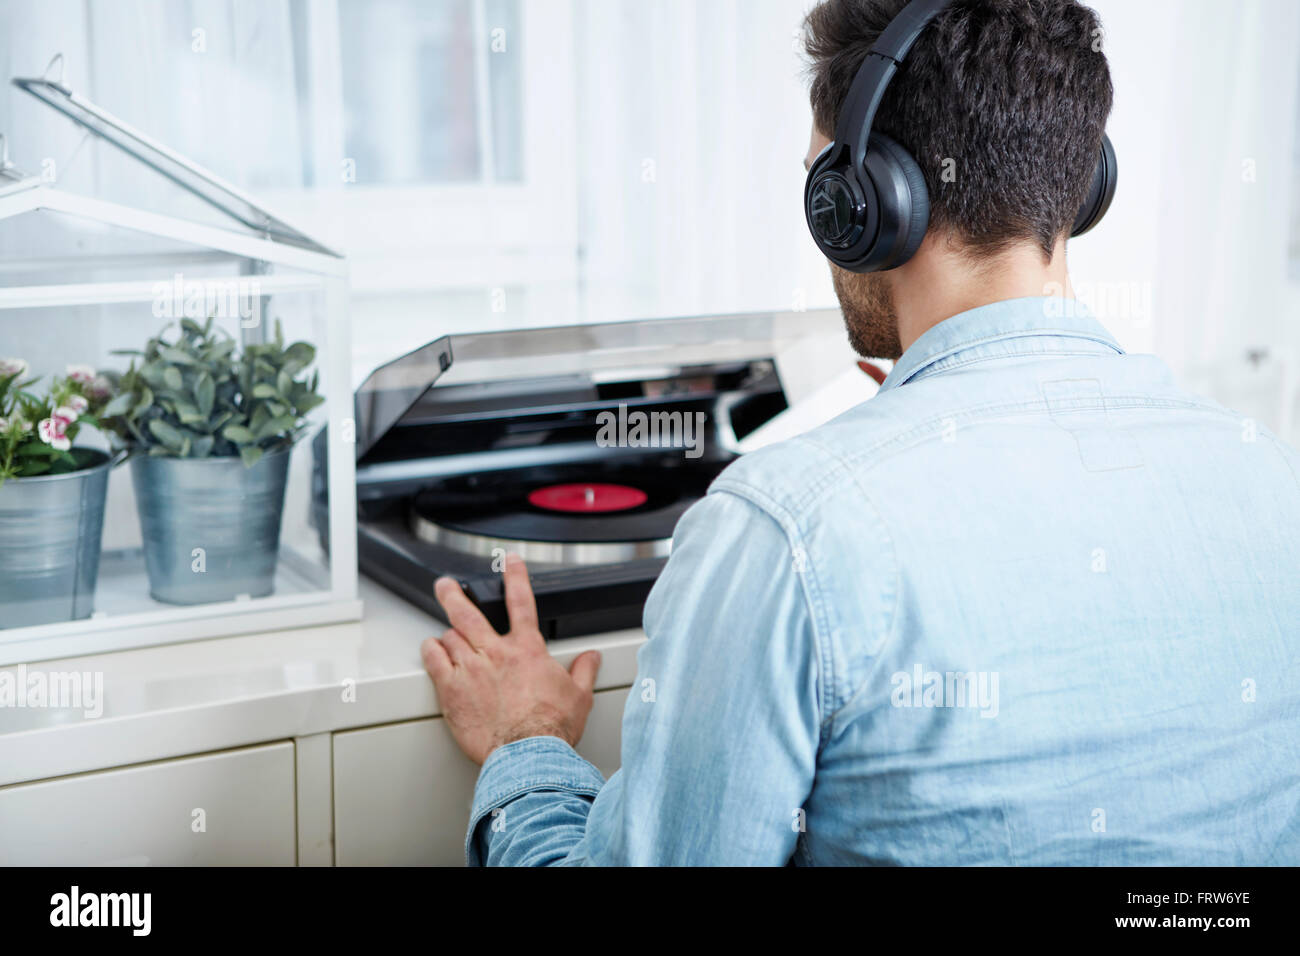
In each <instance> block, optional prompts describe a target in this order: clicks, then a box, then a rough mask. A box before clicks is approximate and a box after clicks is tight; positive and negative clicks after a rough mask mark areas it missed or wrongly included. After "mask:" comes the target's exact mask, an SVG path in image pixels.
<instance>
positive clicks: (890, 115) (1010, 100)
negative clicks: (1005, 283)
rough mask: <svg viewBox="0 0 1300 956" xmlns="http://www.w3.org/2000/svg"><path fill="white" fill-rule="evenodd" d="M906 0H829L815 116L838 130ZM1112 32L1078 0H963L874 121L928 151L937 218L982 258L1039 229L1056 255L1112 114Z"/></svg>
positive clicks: (813, 67) (817, 22) (809, 46)
mask: <svg viewBox="0 0 1300 956" xmlns="http://www.w3.org/2000/svg"><path fill="white" fill-rule="evenodd" d="M905 3H906V0H823V2H821V3H819V4H818V5H817V6H816V7H814V8H813V9H812V10H811V11H809V13H808V15H807V17H806V18H805V20H804V46H805V49H806V50H807V53H808V57H809V60H810V73H811V74H812V89H811V99H812V108H813V120H814V122H815V123H816V124H817V128H818V129H820V130H821V131H822V132H823V133H824V134H825V135H827V136H833V135H834V133H835V120H836V117H837V116H838V114H839V109H840V106H841V104H843V102H844V98H845V96H847V94H848V90H849V86H850V84H851V83H852V82H853V78H854V76H855V75H856V74H857V71H858V67H860V66H861V65H862V61H863V59H864V58H865V57H866V54H867V51H868V50H869V49H871V45H872V44H873V43H874V42H875V40H876V38H877V37H878V36H879V35H880V32H881V31H882V30H883V29H884V28H885V25H886V24H888V23H889V21H890V20H891V19H893V18H894V16H895V15H897V14H898V12H899V11H900V10H901V9H902V8H903V7H904V5H905ZM1100 39H1101V27H1100V21H1099V20H1098V19H1097V15H1096V14H1095V13H1094V12H1093V11H1092V10H1090V9H1089V8H1087V7H1085V6H1083V5H1082V4H1080V3H1077V2H1075V0H954V2H953V3H952V5H951V6H949V7H947V8H946V9H945V10H943V11H942V12H941V13H940V14H939V15H938V16H936V17H935V18H934V20H932V21H931V22H930V24H929V25H928V26H927V27H926V29H925V32H924V33H922V34H921V36H920V38H919V39H918V40H917V41H916V44H915V45H914V46H913V47H912V49H911V52H909V53H908V55H907V58H906V59H905V60H904V61H903V65H902V67H901V68H900V69H899V71H898V73H897V74H896V75H895V76H894V79H893V81H892V82H891V83H890V85H889V89H888V90H886V92H885V97H884V100H883V101H882V103H881V105H880V110H879V112H878V113H877V115H876V120H875V125H874V128H875V129H876V130H878V131H879V132H882V133H884V134H885V135H887V136H889V137H890V138H892V139H894V140H897V141H898V142H899V143H901V144H902V145H903V146H904V147H906V148H907V150H908V151H909V152H910V153H911V154H912V155H913V156H914V157H915V158H916V161H917V162H918V163H919V164H920V166H921V170H922V172H923V173H924V175H925V184H926V186H927V187H928V188H929V190H930V224H931V226H932V227H937V228H941V229H942V228H947V229H950V230H952V231H953V232H955V233H956V234H957V235H958V237H959V238H960V239H961V240H962V241H964V242H965V243H966V244H967V246H968V247H969V248H970V250H971V252H972V253H973V254H975V255H977V256H979V257H984V256H988V255H992V254H994V253H996V252H998V251H1000V250H1002V249H1004V248H1006V246H1008V245H1009V244H1011V243H1013V242H1016V241H1023V240H1026V239H1032V240H1034V241H1036V242H1037V243H1038V244H1039V246H1040V247H1041V248H1042V249H1043V252H1044V254H1045V255H1046V256H1047V257H1048V258H1049V259H1050V258H1051V255H1052V249H1053V246H1054V244H1055V242H1056V240H1057V239H1058V238H1059V237H1060V236H1061V235H1062V234H1063V233H1065V232H1067V231H1068V230H1069V228H1070V226H1071V225H1072V224H1073V222H1074V217H1075V214H1076V213H1077V212H1078V210H1079V206H1080V205H1082V203H1083V200H1084V197H1085V196H1086V194H1087V191H1088V185H1089V183H1090V181H1091V178H1092V171H1093V167H1094V166H1095V165H1096V162H1097V156H1098V153H1099V151H1100V149H1101V137H1102V133H1103V132H1104V130H1105V127H1106V117H1107V116H1108V115H1109V114H1110V105H1111V96H1112V89H1111V83H1110V68H1109V67H1108V66H1107V63H1106V57H1105V55H1104V54H1102V53H1101V45H1100ZM946 159H951V160H953V161H955V165H953V163H948V164H947V166H945V164H944V161H945V160H946ZM945 169H951V170H952V173H953V175H952V176H945V175H944V173H945ZM945 179H947V180H949V181H945Z"/></svg>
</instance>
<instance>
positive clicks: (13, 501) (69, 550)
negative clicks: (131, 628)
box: [0, 449, 116, 628]
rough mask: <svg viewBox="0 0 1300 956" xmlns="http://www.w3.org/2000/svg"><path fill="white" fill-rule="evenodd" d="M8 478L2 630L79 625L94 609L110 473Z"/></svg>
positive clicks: (0, 515) (2, 524) (0, 535)
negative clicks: (43, 625)
mask: <svg viewBox="0 0 1300 956" xmlns="http://www.w3.org/2000/svg"><path fill="white" fill-rule="evenodd" d="M83 451H84V452H85V453H87V454H90V455H93V456H94V457H93V459H92V460H93V461H94V462H95V464H93V465H91V467H89V468H83V469H81V470H80V471H71V472H68V473H67V474H63V475H37V476H35V477H32V478H10V479H8V480H7V481H5V483H4V485H3V487H0V628H5V627H25V626H28V625H32V624H51V623H53V622H55V621H77V620H81V619H82V618H87V617H90V614H91V612H92V611H93V610H94V608H95V579H96V578H97V577H98V575H99V545H100V538H101V536H102V534H103V530H104V496H105V494H107V492H108V472H109V470H110V469H111V468H112V467H113V465H114V464H115V463H116V462H114V460H113V459H112V458H110V457H109V456H108V455H106V454H105V453H104V452H102V451H92V450H90V449H84V450H83Z"/></svg>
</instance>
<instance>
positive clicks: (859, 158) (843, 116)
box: [803, 0, 1117, 272]
mask: <svg viewBox="0 0 1300 956" xmlns="http://www.w3.org/2000/svg"><path fill="white" fill-rule="evenodd" d="M950 2H951V0H912V2H911V3H909V4H908V5H907V6H905V7H904V8H903V9H902V11H901V12H900V13H899V14H898V16H897V17H895V18H894V19H893V20H892V21H890V23H889V26H887V27H885V29H884V31H883V32H882V33H881V34H880V37H879V38H878V39H877V40H876V43H875V45H874V46H873V47H872V48H871V52H870V53H868V54H867V57H866V59H865V60H863V62H862V66H861V68H860V69H859V70H858V75H857V76H856V77H854V79H853V85H852V86H851V87H849V95H848V96H847V97H846V98H845V100H844V104H843V106H841V107H840V117H839V121H838V122H837V123H836V125H835V141H834V142H833V143H831V144H830V145H829V146H827V147H826V148H825V149H824V150H822V151H821V154H820V155H819V156H818V157H817V159H816V160H814V162H813V164H812V166H811V167H810V168H809V170H808V180H807V182H806V183H805V185H804V191H803V202H804V214H805V215H806V216H807V218H808V228H809V229H810V230H812V234H813V239H814V240H816V242H817V247H818V248H819V249H821V251H822V253H823V254H824V255H825V256H826V258H827V259H830V260H831V262H834V263H835V264H836V265H838V266H842V267H843V268H845V269H847V270H849V271H850V272H880V271H882V270H885V269H892V268H894V267H895V266H901V265H902V264H903V263H904V262H906V261H907V260H908V259H910V258H911V257H912V254H913V253H914V252H916V250H917V247H918V246H920V245H921V240H922V239H923V238H925V229H926V226H927V225H928V224H929V221H930V194H929V193H928V192H927V191H926V188H925V177H924V176H922V175H921V167H920V166H918V165H917V164H916V160H915V159H913V158H912V156H911V155H910V154H909V153H908V152H907V150H905V149H904V148H903V147H902V146H900V145H899V144H898V143H896V142H895V141H894V140H892V139H890V138H889V137H888V136H885V135H884V134H883V133H876V132H873V131H872V129H871V124H872V121H873V120H874V119H875V116H876V110H877V109H878V108H879V107H880V101H881V100H882V99H884V96H885V89H886V87H888V86H889V81H890V80H891V79H893V77H894V74H895V73H896V72H898V67H899V65H900V64H901V63H902V62H903V58H904V57H905V56H907V51H908V50H909V49H911V47H912V44H913V43H915V42H916V38H917V37H918V36H920V35H921V31H922V30H924V29H925V26H926V24H927V23H929V22H930V21H931V20H933V19H934V17H935V16H936V15H937V14H938V13H939V12H940V11H942V10H943V9H944V7H946V6H948V4H949V3H950ZM1116 177H1117V168H1116V165H1115V149H1114V147H1112V146H1111V144H1110V138H1109V137H1107V136H1105V135H1104V134H1103V136H1102V139H1101V156H1100V157H1099V158H1098V159H1097V167H1096V169H1094V170H1093V173H1092V185H1091V186H1090V187H1089V189H1088V196H1087V198H1086V199H1085V200H1084V202H1083V206H1082V207H1081V208H1080V209H1079V214H1078V215H1077V216H1076V217H1075V219H1074V226H1073V228H1072V229H1071V230H1070V235H1071V236H1081V235H1083V234H1084V233H1085V232H1087V231H1088V230H1089V229H1091V228H1092V227H1093V226H1095V225H1096V224H1097V223H1098V222H1100V221H1101V217H1102V216H1104V215H1105V214H1106V210H1107V209H1108V208H1109V207H1110V201H1111V199H1113V198H1114V196H1115V181H1116Z"/></svg>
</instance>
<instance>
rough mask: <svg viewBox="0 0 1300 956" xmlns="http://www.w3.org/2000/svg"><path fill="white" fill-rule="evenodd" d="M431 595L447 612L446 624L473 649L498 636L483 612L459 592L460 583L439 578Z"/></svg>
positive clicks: (462, 592) (450, 579) (452, 579)
mask: <svg viewBox="0 0 1300 956" xmlns="http://www.w3.org/2000/svg"><path fill="white" fill-rule="evenodd" d="M433 593H434V595H435V596H436V597H437V598H438V603H439V604H441V605H442V609H443V610H444V611H446V612H447V622H448V623H449V624H451V626H452V627H453V628H454V629H455V630H457V631H459V632H460V633H461V635H463V637H464V639H465V640H467V641H469V643H470V644H471V645H472V646H473V647H477V648H483V647H485V646H486V645H487V644H488V642H490V641H491V640H492V639H493V638H495V637H497V636H498V635H497V632H496V631H494V630H493V629H492V625H491V624H489V623H488V619H487V618H486V617H484V616H483V612H482V611H480V610H479V609H478V608H476V607H475V606H474V602H473V601H471V600H470V599H469V598H468V597H467V596H466V595H465V592H464V591H462V590H461V588H460V583H459V582H458V581H456V579H455V578H439V579H438V580H437V581H435V582H434V584H433Z"/></svg>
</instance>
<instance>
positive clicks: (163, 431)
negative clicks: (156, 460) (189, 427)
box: [149, 418, 185, 452]
mask: <svg viewBox="0 0 1300 956" xmlns="http://www.w3.org/2000/svg"><path fill="white" fill-rule="evenodd" d="M149 431H151V432H153V434H154V437H155V438H157V439H158V440H159V441H160V442H162V443H163V444H164V445H166V446H167V450H168V451H172V452H180V450H181V449H182V448H183V447H184V445H185V437H184V436H183V435H182V434H181V433H180V431H179V430H177V429H176V428H173V427H172V426H171V425H168V424H167V423H166V422H165V421H163V420H162V419H161V418H155V419H152V420H150V422H149Z"/></svg>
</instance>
